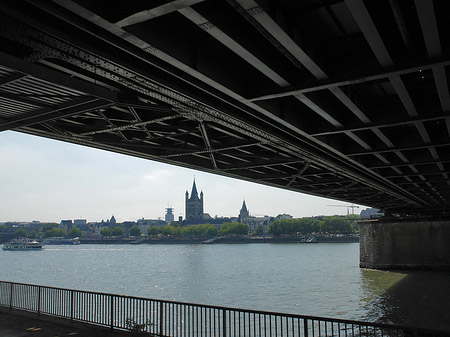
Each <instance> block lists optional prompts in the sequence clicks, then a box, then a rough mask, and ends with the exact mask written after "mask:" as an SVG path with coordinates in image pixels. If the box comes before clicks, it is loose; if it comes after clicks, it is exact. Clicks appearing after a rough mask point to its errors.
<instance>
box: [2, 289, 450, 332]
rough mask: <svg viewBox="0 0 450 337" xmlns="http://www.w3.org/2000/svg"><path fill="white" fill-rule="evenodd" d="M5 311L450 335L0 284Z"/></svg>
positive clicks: (123, 324) (192, 325)
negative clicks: (6, 309) (7, 309)
mask: <svg viewBox="0 0 450 337" xmlns="http://www.w3.org/2000/svg"><path fill="white" fill-rule="evenodd" d="M0 306H3V307H7V308H9V309H11V310H12V309H19V310H26V311H29V312H34V313H37V315H41V314H42V315H50V316H57V317H62V318H66V319H70V320H71V321H80V322H86V323H91V324H96V325H101V326H106V327H110V328H111V329H120V330H135V331H143V332H147V333H149V334H152V335H154V336H161V337H163V336H171V337H244V336H245V337H356V336H366V337H369V336H373V337H383V336H389V337H391V336H392V337H409V336H427V337H432V336H446V337H449V336H450V332H444V331H435V330H426V329H416V328H409V327H401V326H394V325H387V324H377V323H368V322H359V321H349V320H342V319H332V318H323V317H313V316H303V315H293V314H292V315H291V314H282V313H275V312H266V311H255V310H244V309H236V308H227V307H219V306H208V305H201V304H192V303H182V302H175V301H162V300H155V299H149V298H140V297H131V296H122V295H114V294H106V293H98V292H90V291H81V290H73V289H63V288H55V287H47V286H40V285H32V284H24V283H13V282H4V281H0Z"/></svg>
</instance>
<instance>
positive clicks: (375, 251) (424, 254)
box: [359, 219, 450, 270]
mask: <svg viewBox="0 0 450 337" xmlns="http://www.w3.org/2000/svg"><path fill="white" fill-rule="evenodd" d="M359 226H360V227H359V228H360V241H359V245H360V246H359V247H360V248H359V249H360V264H359V265H360V267H361V268H373V269H410V270H412V269H423V270H450V220H446V221H425V220H421V221H419V220H417V221H412V220H408V221H395V220H391V221H387V220H382V219H380V220H368V221H361V222H360V223H359Z"/></svg>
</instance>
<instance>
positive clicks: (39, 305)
mask: <svg viewBox="0 0 450 337" xmlns="http://www.w3.org/2000/svg"><path fill="white" fill-rule="evenodd" d="M37 315H38V317H39V316H41V286H38V298H37Z"/></svg>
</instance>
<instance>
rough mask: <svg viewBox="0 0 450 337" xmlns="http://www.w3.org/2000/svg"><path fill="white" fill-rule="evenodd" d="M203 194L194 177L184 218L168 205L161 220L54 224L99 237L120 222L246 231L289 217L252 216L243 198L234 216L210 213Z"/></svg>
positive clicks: (35, 224) (34, 224)
mask: <svg viewBox="0 0 450 337" xmlns="http://www.w3.org/2000/svg"><path fill="white" fill-rule="evenodd" d="M203 205H204V194H203V191H200V193H198V191H197V186H196V183H195V179H194V182H193V185H192V190H191V193H190V194H189V193H188V191H186V193H185V218H184V219H183V218H182V216H180V217H178V219H176V220H175V216H174V209H173V208H172V207H168V208H166V214H165V218H164V220H162V219H144V218H141V219H138V220H137V221H124V222H122V223H118V222H117V221H116V218H115V217H114V215H113V216H112V217H111V218H110V219H108V220H106V221H105V220H101V221H100V222H88V221H87V220H86V219H75V220H61V222H60V223H59V224H58V227H59V228H64V229H65V230H66V233H68V232H69V231H70V230H71V229H72V228H73V227H76V228H79V229H80V230H81V231H82V232H83V235H84V236H91V237H99V236H101V234H100V233H101V231H102V229H104V228H113V227H116V226H121V227H122V229H123V232H124V235H127V234H128V230H129V229H130V228H131V227H133V226H138V227H139V229H140V230H141V232H142V233H144V234H146V233H147V230H148V228H149V227H152V226H165V225H170V224H173V223H174V222H176V223H177V225H179V226H189V225H197V224H203V223H210V224H213V225H217V226H218V227H219V226H220V225H221V224H223V223H225V222H241V223H245V224H247V225H248V226H249V233H250V234H251V233H253V232H254V231H255V230H256V228H258V226H259V225H262V226H264V227H265V228H266V229H267V227H268V225H269V223H270V222H272V221H275V220H280V219H291V218H292V216H290V215H289V214H280V215H278V216H276V217H271V216H268V215H265V216H259V217H256V216H252V215H250V212H249V210H248V208H247V205H246V203H245V200H244V201H243V203H242V207H241V209H240V211H239V215H238V216H236V217H217V216H216V217H211V216H210V215H209V214H208V213H205V212H204V207H203ZM8 224H9V225H11V226H12V227H13V228H27V229H28V230H30V228H33V227H36V228H39V227H42V226H43V225H44V224H41V223H40V222H39V221H33V222H31V223H8Z"/></svg>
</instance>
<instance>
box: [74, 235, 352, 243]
mask: <svg viewBox="0 0 450 337" xmlns="http://www.w3.org/2000/svg"><path fill="white" fill-rule="evenodd" d="M80 242H81V243H82V244H227V243H242V244H244V243H305V244H306V243H308V244H311V243H352V242H359V237H358V236H354V235H349V236H316V237H315V240H314V241H311V242H307V241H305V238H304V237H259V236H252V237H250V236H249V237H219V238H212V239H205V238H172V237H160V238H148V239H140V240H136V239H130V238H105V239H81V240H80Z"/></svg>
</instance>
